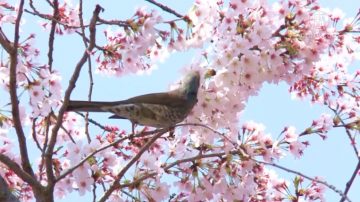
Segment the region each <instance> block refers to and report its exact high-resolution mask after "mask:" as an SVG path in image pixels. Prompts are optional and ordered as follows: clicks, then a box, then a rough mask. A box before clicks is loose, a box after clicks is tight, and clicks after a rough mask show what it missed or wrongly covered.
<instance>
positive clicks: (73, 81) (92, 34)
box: [45, 5, 103, 187]
mask: <svg viewBox="0 0 360 202" xmlns="http://www.w3.org/2000/svg"><path fill="white" fill-rule="evenodd" d="M102 10H103V9H102V8H101V7H100V6H99V5H96V8H95V10H94V12H93V16H92V18H91V21H90V26H89V29H90V43H89V47H88V48H87V49H86V50H85V51H84V53H83V56H82V57H81V59H80V61H79V62H78V63H77V65H76V67H75V70H74V73H73V74H72V77H71V79H70V81H69V86H68V88H67V89H66V92H65V96H64V103H63V105H62V106H61V108H60V110H59V115H58V119H57V121H56V124H55V126H54V127H53V129H52V132H51V137H50V141H49V145H48V148H47V151H46V154H45V166H46V172H47V178H48V186H50V187H53V186H54V183H55V181H56V180H55V176H54V173H53V170H52V155H53V152H54V147H55V144H56V139H57V135H58V131H59V129H60V126H61V124H62V121H63V118H64V114H65V110H66V107H67V106H68V104H69V100H70V95H71V93H72V91H73V90H74V88H75V86H76V81H77V79H78V78H79V75H80V71H81V68H82V67H83V65H84V64H85V62H86V61H87V59H88V57H89V56H90V53H91V51H92V49H93V48H94V45H95V38H96V21H97V19H98V16H99V14H100V12H101V11H102Z"/></svg>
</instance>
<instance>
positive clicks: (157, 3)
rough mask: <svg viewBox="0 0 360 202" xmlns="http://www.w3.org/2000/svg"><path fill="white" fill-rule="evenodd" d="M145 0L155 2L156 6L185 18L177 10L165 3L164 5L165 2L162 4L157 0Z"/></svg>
mask: <svg viewBox="0 0 360 202" xmlns="http://www.w3.org/2000/svg"><path fill="white" fill-rule="evenodd" d="M145 1H147V2H149V3H151V4H154V5H155V6H157V7H159V8H161V9H162V10H164V11H166V12H168V13H171V14H173V15H175V16H176V17H178V18H183V17H184V16H183V15H181V14H180V13H178V12H176V11H175V10H174V9H171V8H169V7H168V6H165V5H163V4H161V3H159V2H157V1H154V0H145Z"/></svg>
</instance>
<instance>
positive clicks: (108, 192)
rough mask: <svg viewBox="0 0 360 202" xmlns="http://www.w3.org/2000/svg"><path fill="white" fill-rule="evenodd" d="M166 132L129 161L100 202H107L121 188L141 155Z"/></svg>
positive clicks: (151, 141) (160, 133)
mask: <svg viewBox="0 0 360 202" xmlns="http://www.w3.org/2000/svg"><path fill="white" fill-rule="evenodd" d="M164 133H165V132H159V133H158V134H157V135H154V136H153V137H152V138H151V139H150V140H149V141H148V142H146V144H145V145H144V146H143V147H142V148H141V150H140V151H139V152H138V153H137V154H136V155H135V156H134V157H133V158H132V159H131V160H130V161H129V163H128V164H126V166H125V167H124V168H123V169H122V170H121V171H120V173H119V174H117V176H116V178H115V180H114V182H113V184H112V185H111V186H110V187H109V189H108V190H107V191H106V192H105V193H104V195H103V196H102V197H101V198H100V200H99V202H105V201H106V200H107V199H108V198H109V197H110V195H111V194H112V193H113V191H115V190H116V189H118V188H119V186H120V180H121V178H122V177H123V176H124V175H125V173H126V172H127V171H128V170H129V169H130V167H131V166H132V165H133V164H134V163H135V162H136V161H138V160H139V158H140V157H141V155H142V154H143V153H144V152H145V151H146V150H148V149H149V148H150V146H151V145H152V144H153V143H154V142H155V141H156V140H157V139H158V138H160V137H161V136H162V135H163V134H164Z"/></svg>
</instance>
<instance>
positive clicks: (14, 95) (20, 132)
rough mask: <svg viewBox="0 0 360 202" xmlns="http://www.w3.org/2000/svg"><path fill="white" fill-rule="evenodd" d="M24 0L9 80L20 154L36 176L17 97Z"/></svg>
mask: <svg viewBox="0 0 360 202" xmlns="http://www.w3.org/2000/svg"><path fill="white" fill-rule="evenodd" d="M23 7H24V0H21V1H20V4H19V10H18V15H17V17H16V21H15V34H14V43H13V46H12V48H11V51H10V81H9V91H10V99H11V112H12V119H13V123H14V128H15V130H16V135H17V138H18V142H19V149H20V156H21V166H22V168H23V169H24V171H25V172H27V173H28V174H29V175H31V176H33V177H34V171H33V170H32V168H31V165H30V160H29V155H28V151H27V145H26V137H25V134H24V131H23V128H22V124H21V121H20V113H19V100H18V97H17V81H16V80H17V79H16V67H17V64H18V60H17V56H18V52H17V50H18V45H19V39H20V35H19V32H20V20H21V17H22V14H23Z"/></svg>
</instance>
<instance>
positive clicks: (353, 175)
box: [340, 161, 360, 202]
mask: <svg viewBox="0 0 360 202" xmlns="http://www.w3.org/2000/svg"><path fill="white" fill-rule="evenodd" d="M359 170H360V161H358V164H357V165H356V168H355V170H354V172H353V174H352V175H351V178H350V180H349V181H348V182H347V183H346V186H345V190H344V196H342V197H341V199H340V202H344V201H345V199H347V198H346V197H347V194H348V193H349V191H350V188H351V185H352V184H353V183H354V180H355V178H356V176H357V175H358V174H359Z"/></svg>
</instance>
